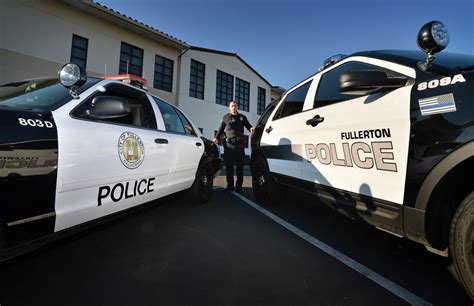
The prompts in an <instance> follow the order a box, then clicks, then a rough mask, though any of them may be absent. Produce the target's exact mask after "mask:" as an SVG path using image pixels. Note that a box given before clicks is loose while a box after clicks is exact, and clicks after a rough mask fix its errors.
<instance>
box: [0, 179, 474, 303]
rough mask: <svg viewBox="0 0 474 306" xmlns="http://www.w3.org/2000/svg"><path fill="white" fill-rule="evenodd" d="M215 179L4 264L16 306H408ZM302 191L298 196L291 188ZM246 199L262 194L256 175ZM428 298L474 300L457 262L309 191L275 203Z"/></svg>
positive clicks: (5, 286)
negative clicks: (337, 209)
mask: <svg viewBox="0 0 474 306" xmlns="http://www.w3.org/2000/svg"><path fill="white" fill-rule="evenodd" d="M224 182H225V177H224V176H220V177H218V178H217V179H216V180H215V185H216V187H217V188H216V189H215V191H214V194H213V197H212V200H211V201H210V202H209V203H207V204H205V205H200V206H195V205H191V204H188V203H187V202H186V197H185V196H184V195H176V196H172V197H168V198H166V199H163V200H160V201H158V202H156V203H153V204H151V205H146V206H145V207H143V208H141V209H137V210H135V211H133V212H132V213H130V214H127V215H125V216H122V217H120V218H117V219H115V220H113V221H111V222H107V223H105V224H103V225H100V226H98V227H95V228H92V229H90V230H88V231H86V232H82V233H79V234H75V235H73V236H70V237H67V238H65V239H61V240H59V241H57V242H55V243H52V244H49V245H47V246H44V247H42V248H40V249H38V250H36V251H33V252H31V253H28V254H25V255H22V256H19V257H17V258H14V259H11V260H8V261H5V262H2V263H0V275H1V277H0V304H1V305H2V306H4V305H200V304H205V305H404V304H409V303H410V302H409V301H407V299H406V298H403V297H400V296H398V295H396V294H394V293H393V292H391V291H390V290H387V288H384V287H383V286H382V285H381V284H380V283H379V282H377V281H374V280H373V279H370V278H369V277H366V275H364V273H360V272H358V271H356V270H354V269H353V268H351V267H350V266H348V265H346V264H344V263H342V262H341V261H340V260H339V259H338V258H336V257H334V256H331V255H329V254H328V253H326V252H324V251H322V250H321V249H320V248H318V247H317V246H315V245H313V244H311V243H308V241H306V240H304V239H302V238H301V237H300V236H298V235H296V234H295V233H294V232H292V231H290V230H288V229H287V228H285V227H283V226H282V225H281V224H279V223H277V222H275V221H274V220H273V219H271V218H269V217H268V216H266V215H264V214H262V212H260V211H259V210H256V209H255V208H254V207H252V206H250V205H248V203H246V202H245V201H242V200H241V199H240V198H238V197H237V195H236V194H234V193H226V192H224V191H223V188H221V187H223V186H225V184H224ZM288 194H289V195H291V193H290V192H288ZM244 196H245V197H246V198H248V199H250V200H252V199H253V197H252V194H251V189H250V178H249V177H248V176H246V178H245V182H244ZM265 209H267V210H268V211H269V212H271V213H272V214H274V215H275V216H278V218H281V219H282V220H285V221H286V222H288V223H289V224H291V225H293V226H294V227H295V228H297V229H299V230H300V231H302V232H304V233H306V234H307V235H309V236H310V237H313V238H314V239H315V240H317V241H319V242H321V243H324V244H327V245H328V246H330V247H331V248H332V249H334V250H337V251H338V252H340V253H341V254H344V256H347V257H348V258H350V259H351V260H353V261H354V262H357V263H358V264H360V265H361V266H363V267H365V268H367V271H372V272H374V273H377V274H378V275H380V276H381V277H382V278H383V279H386V280H389V281H390V282H393V284H395V285H396V286H399V287H400V288H402V289H403V290H406V292H408V293H409V297H415V298H419V300H417V301H418V302H419V303H428V304H429V303H431V304H435V305H470V303H469V300H468V298H467V296H466V295H465V293H464V292H463V291H462V289H461V288H460V286H459V285H458V284H457V283H456V281H455V280H454V278H453V276H452V274H451V266H450V263H449V261H448V260H447V259H446V258H443V257H439V256H437V255H434V254H431V253H429V252H427V251H426V250H424V248H423V247H421V246H419V245H417V244H416V243H411V242H410V241H407V240H402V239H399V238H397V237H394V236H392V235H389V234H387V233H384V232H382V231H379V230H377V229H374V228H371V227H369V226H367V225H364V224H361V223H357V222H355V221H352V220H350V219H348V218H345V217H342V216H339V215H337V214H335V213H333V212H332V211H330V210H328V209H326V208H325V207H323V206H322V205H320V204H319V203H317V202H315V201H314V200H312V199H310V198H305V197H298V198H295V197H287V198H285V199H282V201H281V203H277V204H276V205H274V206H272V207H267V208H265Z"/></svg>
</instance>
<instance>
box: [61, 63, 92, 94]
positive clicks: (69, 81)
mask: <svg viewBox="0 0 474 306" xmlns="http://www.w3.org/2000/svg"><path fill="white" fill-rule="evenodd" d="M58 77H59V81H60V82H61V84H62V85H63V86H64V87H66V88H67V89H69V93H70V94H71V96H73V97H74V98H75V99H77V98H78V95H77V92H76V91H77V89H79V88H80V87H81V86H82V85H84V83H85V82H86V80H87V74H86V72H85V71H84V69H83V68H82V67H81V66H79V65H77V64H74V63H68V64H66V65H64V66H63V67H62V68H61V69H60V70H59V76H58Z"/></svg>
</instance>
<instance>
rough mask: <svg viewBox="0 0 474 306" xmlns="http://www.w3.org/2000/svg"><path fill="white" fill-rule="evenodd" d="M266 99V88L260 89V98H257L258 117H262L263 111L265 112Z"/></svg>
mask: <svg viewBox="0 0 474 306" xmlns="http://www.w3.org/2000/svg"><path fill="white" fill-rule="evenodd" d="M265 98H266V91H265V88H262V87H259V88H258V96H257V115H261V114H262V113H263V111H264V110H265Z"/></svg>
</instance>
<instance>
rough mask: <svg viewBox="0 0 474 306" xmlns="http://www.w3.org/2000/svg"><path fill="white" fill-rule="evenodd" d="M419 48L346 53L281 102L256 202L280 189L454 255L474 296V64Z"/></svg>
mask: <svg viewBox="0 0 474 306" xmlns="http://www.w3.org/2000/svg"><path fill="white" fill-rule="evenodd" d="M447 44H448V34H447V31H446V28H445V27H444V25H443V24H442V23H441V22H437V21H432V22H430V23H427V24H426V25H424V26H423V27H422V28H421V30H420V32H419V36H418V45H419V47H420V48H421V49H422V50H423V51H424V52H426V55H425V54H424V53H423V52H416V51H370V52H358V53H355V54H352V55H350V56H337V57H333V58H331V59H329V60H328V61H326V63H325V65H324V66H323V67H322V68H321V69H320V71H319V72H318V73H316V74H315V75H313V76H311V77H309V78H307V79H306V80H304V81H303V82H301V83H299V84H298V85H296V86H294V87H293V88H291V89H290V90H288V91H287V92H286V94H285V95H284V96H283V98H282V99H281V100H280V101H279V102H278V103H274V104H271V105H269V107H267V109H266V111H265V112H264V114H263V115H262V117H261V118H260V120H259V122H258V123H257V127H256V131H255V134H254V138H253V139H252V147H253V150H252V157H251V170H252V181H253V191H254V195H255V198H256V199H257V200H258V201H259V202H260V203H263V204H269V203H271V202H273V201H275V200H276V199H277V198H278V187H277V185H279V184H284V185H288V186H291V187H295V188H297V189H299V190H302V191H306V192H309V193H312V194H314V195H316V196H317V197H318V198H319V199H320V200H321V201H322V202H324V203H326V204H327V205H329V206H330V207H332V208H334V209H336V210H337V211H339V212H341V213H343V214H345V215H347V216H350V217H353V218H356V219H361V220H364V221H365V222H368V223H370V224H372V225H374V226H376V227H377V228H380V229H383V230H385V231H388V232H390V233H393V234H395V235H397V236H403V237H407V238H409V239H411V240H414V241H418V242H420V243H422V244H424V245H426V246H427V247H428V249H429V250H431V251H434V252H436V253H441V254H444V255H447V254H448V250H449V255H450V256H451V258H452V259H453V262H454V266H455V269H456V271H457V274H458V275H459V279H460V281H461V282H462V284H463V285H464V287H465V288H466V291H467V292H468V293H469V295H470V297H471V299H474V184H473V181H472V174H473V173H474V56H472V55H460V54H449V53H443V54H439V55H437V56H436V59H435V54H436V53H437V52H439V51H441V50H442V49H444V48H445V47H446V45H447Z"/></svg>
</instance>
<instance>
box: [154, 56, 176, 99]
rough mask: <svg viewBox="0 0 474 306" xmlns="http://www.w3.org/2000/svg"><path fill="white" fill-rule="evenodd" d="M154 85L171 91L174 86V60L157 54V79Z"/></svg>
mask: <svg viewBox="0 0 474 306" xmlns="http://www.w3.org/2000/svg"><path fill="white" fill-rule="evenodd" d="M153 87H155V88H156V89H161V90H166V91H169V92H171V91H172V88H173V61H172V60H170V59H168V58H166V57H163V56H159V55H156V56H155V79H154V82H153Z"/></svg>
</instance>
